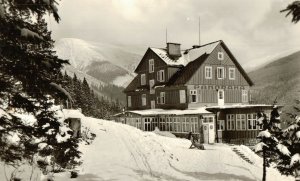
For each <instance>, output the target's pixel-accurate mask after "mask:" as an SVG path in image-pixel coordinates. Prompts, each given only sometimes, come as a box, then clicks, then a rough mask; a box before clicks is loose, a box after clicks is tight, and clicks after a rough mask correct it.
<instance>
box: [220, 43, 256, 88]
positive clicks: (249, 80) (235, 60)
mask: <svg viewBox="0 0 300 181" xmlns="http://www.w3.org/2000/svg"><path fill="white" fill-rule="evenodd" d="M221 44H222V45H223V48H224V49H225V50H226V52H227V53H228V56H229V57H230V58H231V59H232V61H233V62H234V64H235V65H236V66H237V68H238V69H239V71H240V72H241V74H242V75H243V76H244V78H245V79H246V81H247V82H248V84H249V85H250V86H252V85H254V83H253V81H252V80H251V79H250V77H249V76H248V74H247V73H246V71H245V70H244V69H243V67H242V66H241V64H240V63H239V62H238V61H237V59H236V58H235V57H234V56H233V54H232V53H231V51H230V50H229V48H228V47H227V46H226V44H225V43H224V42H223V41H221Z"/></svg>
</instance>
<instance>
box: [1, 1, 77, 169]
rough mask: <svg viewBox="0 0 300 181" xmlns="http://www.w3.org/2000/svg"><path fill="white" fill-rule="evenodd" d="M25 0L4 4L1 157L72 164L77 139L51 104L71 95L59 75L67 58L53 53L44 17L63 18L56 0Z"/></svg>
mask: <svg viewBox="0 0 300 181" xmlns="http://www.w3.org/2000/svg"><path fill="white" fill-rule="evenodd" d="M24 2H25V1H23V0H2V1H1V3H0V29H1V31H0V45H1V54H0V60H1V62H0V160H1V161H3V162H4V163H6V164H10V165H13V166H15V167H18V166H19V165H20V164H22V163H24V162H25V163H29V164H31V165H34V164H36V165H37V166H38V167H39V168H41V169H42V170H43V172H44V173H47V172H59V171H63V170H65V169H73V168H74V167H75V166H76V165H78V164H79V162H78V161H77V159H78V158H79V151H78V148H77V147H78V141H77V140H76V139H74V138H71V137H70V135H71V130H70V129H68V125H67V124H66V123H64V121H63V119H61V118H60V117H59V116H57V115H56V113H57V111H56V110H55V109H54V107H53V105H54V99H53V98H54V97H56V96H61V98H66V97H68V95H67V94H66V93H67V92H65V91H64V89H62V88H61V86H59V81H57V76H56V75H58V74H60V71H61V68H62V66H63V64H66V63H68V62H67V61H66V60H61V59H59V58H58V57H57V56H55V55H54V52H53V51H52V48H53V43H54V41H53V40H52V39H51V32H50V31H49V30H48V29H47V23H46V21H45V19H44V17H45V16H46V15H47V14H48V13H50V14H52V15H53V16H54V18H55V20H56V21H57V22H59V20H60V18H59V15H58V13H57V7H56V5H55V4H56V2H55V1H54V0H27V1H26V3H24ZM22 114H27V115H30V116H33V119H32V120H31V122H26V121H24V120H23V119H22V118H21V117H20V115H22Z"/></svg>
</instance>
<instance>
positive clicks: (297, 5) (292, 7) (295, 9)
mask: <svg viewBox="0 0 300 181" xmlns="http://www.w3.org/2000/svg"><path fill="white" fill-rule="evenodd" d="M280 12H287V14H286V16H289V15H291V16H292V22H293V23H298V22H299V21H300V1H294V2H292V3H291V4H289V5H288V6H287V7H286V8H285V9H283V10H281V11H280Z"/></svg>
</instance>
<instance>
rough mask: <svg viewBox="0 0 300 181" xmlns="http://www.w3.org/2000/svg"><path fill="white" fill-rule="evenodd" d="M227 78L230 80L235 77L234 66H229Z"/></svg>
mask: <svg viewBox="0 0 300 181" xmlns="http://www.w3.org/2000/svg"><path fill="white" fill-rule="evenodd" d="M229 79H230V80H234V79H235V68H229Z"/></svg>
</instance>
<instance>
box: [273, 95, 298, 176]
mask: <svg viewBox="0 0 300 181" xmlns="http://www.w3.org/2000/svg"><path fill="white" fill-rule="evenodd" d="M296 103H297V105H296V106H294V109H295V113H289V115H290V116H291V118H292V119H294V121H293V122H292V123H290V125H289V126H288V127H287V128H286V129H284V130H283V134H282V136H281V137H280V138H279V140H280V141H282V142H283V143H284V144H285V145H286V146H287V149H288V150H289V152H290V156H286V157H285V156H282V157H280V161H279V162H278V166H277V168H278V169H279V171H280V172H281V173H282V174H284V175H293V176H295V177H296V176H298V180H299V179H300V107H299V104H300V101H296Z"/></svg>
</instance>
